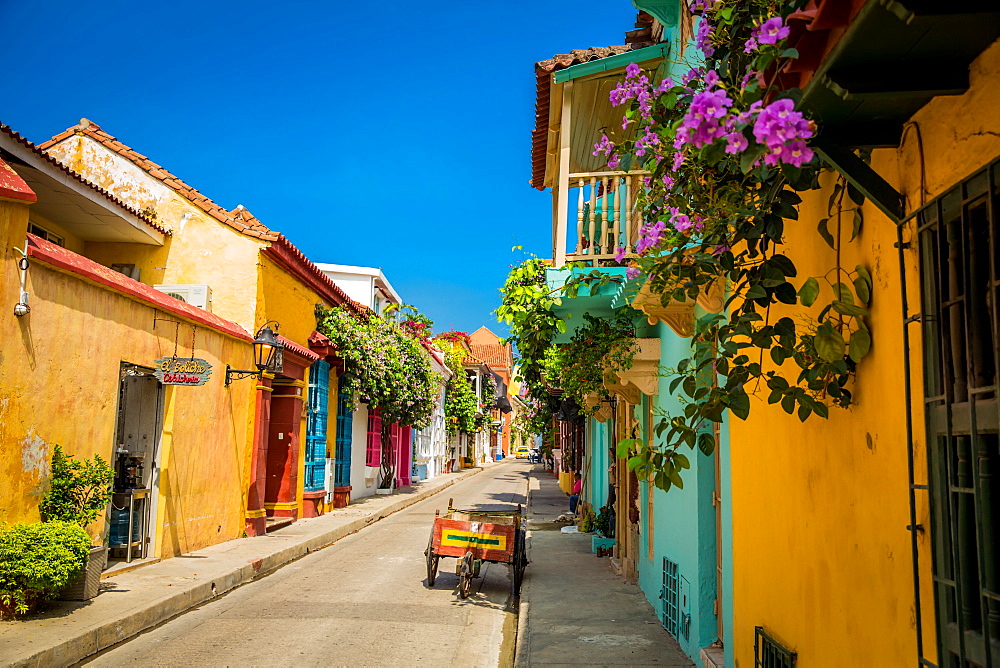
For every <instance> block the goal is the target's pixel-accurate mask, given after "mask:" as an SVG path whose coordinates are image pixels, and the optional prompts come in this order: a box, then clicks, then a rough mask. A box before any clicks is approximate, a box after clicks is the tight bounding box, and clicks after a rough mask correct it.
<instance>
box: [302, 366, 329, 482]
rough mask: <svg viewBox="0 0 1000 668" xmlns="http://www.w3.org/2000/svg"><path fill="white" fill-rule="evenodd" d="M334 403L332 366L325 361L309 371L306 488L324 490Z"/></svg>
mask: <svg viewBox="0 0 1000 668" xmlns="http://www.w3.org/2000/svg"><path fill="white" fill-rule="evenodd" d="M329 402H330V365H329V364H328V363H327V362H324V361H323V360H319V361H318V362H315V363H313V365H312V368H311V369H310V370H309V417H308V420H307V421H306V479H305V491H307V492H317V491H322V490H323V477H324V475H325V473H326V421H327V413H328V409H327V407H328V406H329Z"/></svg>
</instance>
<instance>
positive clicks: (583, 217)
mask: <svg viewBox="0 0 1000 668" xmlns="http://www.w3.org/2000/svg"><path fill="white" fill-rule="evenodd" d="M646 176H649V172H645V171H631V172H621V171H616V172H584V173H578V174H570V175H569V179H568V182H567V194H566V196H565V197H559V196H558V195H556V198H557V202H556V211H555V216H556V220H555V221H554V225H553V234H554V239H553V241H554V244H553V246H554V247H553V259H554V260H555V264H556V266H562V265H563V264H565V263H566V262H581V261H582V262H587V263H589V264H591V265H593V266H600V265H601V264H602V263H604V262H607V261H610V260H613V259H614V258H615V254H616V253H617V252H618V249H619V248H624V249H625V250H626V252H633V251H634V250H635V242H636V239H637V238H638V236H639V228H640V227H641V226H642V213H641V211H640V209H639V206H638V200H637V197H636V195H637V194H638V193H639V192H640V189H641V188H642V187H643V183H642V179H643V178H644V177H646ZM574 190H576V192H575V193H574V192H573V191H574ZM574 197H575V199H576V211H575V212H571V211H568V210H567V209H568V208H569V202H571V201H573V199H574Z"/></svg>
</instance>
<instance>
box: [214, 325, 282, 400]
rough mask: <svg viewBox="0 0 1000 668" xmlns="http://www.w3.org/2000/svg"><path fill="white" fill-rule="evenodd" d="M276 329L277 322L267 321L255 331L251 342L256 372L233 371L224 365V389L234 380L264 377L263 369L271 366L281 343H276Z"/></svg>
mask: <svg viewBox="0 0 1000 668" xmlns="http://www.w3.org/2000/svg"><path fill="white" fill-rule="evenodd" d="M271 324H273V325H274V329H271V328H270V327H269V325H271ZM278 327H280V325H279V324H278V323H277V322H275V321H274V320H269V321H268V322H266V323H264V326H263V327H261V328H260V329H259V330H257V338H255V339H254V340H253V362H254V365H255V366H256V367H257V370H256V371H250V370H244V369H233V368H231V367H230V366H229V365H228V364H227V365H226V387H228V386H229V384H230V383H232V382H233V381H234V380H242V379H243V378H262V377H263V376H264V369H266V368H268V367H269V366H271V364H272V363H273V362H274V356H275V354H276V353H277V351H278V348H280V347H281V342H280V341H278V337H277V334H276V332H277V330H278Z"/></svg>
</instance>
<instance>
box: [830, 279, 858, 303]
mask: <svg viewBox="0 0 1000 668" xmlns="http://www.w3.org/2000/svg"><path fill="white" fill-rule="evenodd" d="M833 294H834V296H835V297H836V299H838V300H840V301H842V302H847V303H848V304H853V303H854V293H853V292H851V289H850V288H849V287H847V284H846V283H834V284H833Z"/></svg>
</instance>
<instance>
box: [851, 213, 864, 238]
mask: <svg viewBox="0 0 1000 668" xmlns="http://www.w3.org/2000/svg"><path fill="white" fill-rule="evenodd" d="M862 222H864V217H863V216H862V215H861V207H858V208H856V209H855V210H854V221H853V222H852V227H851V241H854V240H855V239H856V238H857V237H858V235H859V234H860V233H861V223H862Z"/></svg>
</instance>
